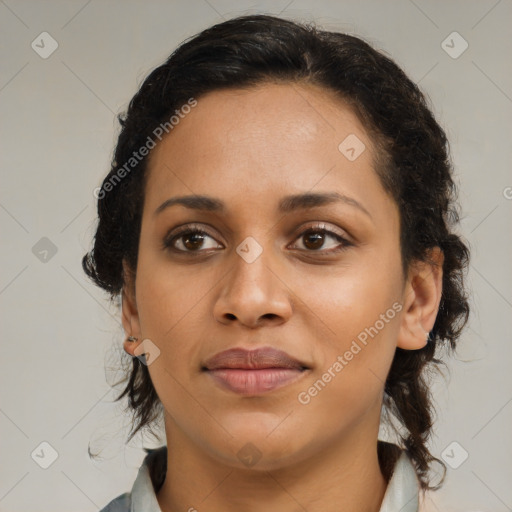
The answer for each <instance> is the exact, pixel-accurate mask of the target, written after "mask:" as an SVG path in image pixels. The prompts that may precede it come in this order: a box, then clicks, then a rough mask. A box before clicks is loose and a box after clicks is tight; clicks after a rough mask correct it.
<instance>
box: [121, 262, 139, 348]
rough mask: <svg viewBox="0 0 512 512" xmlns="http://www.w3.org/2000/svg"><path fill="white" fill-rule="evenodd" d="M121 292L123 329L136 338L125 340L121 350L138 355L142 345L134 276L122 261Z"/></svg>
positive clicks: (127, 334)
mask: <svg viewBox="0 0 512 512" xmlns="http://www.w3.org/2000/svg"><path fill="white" fill-rule="evenodd" d="M123 281H124V283H125V284H124V286H123V291H122V312H123V327H124V331H125V334H126V337H128V336H134V337H135V338H138V340H137V341H127V340H126V339H125V341H124V343H123V348H124V350H125V352H126V353H127V354H130V355H131V356H135V355H138V352H137V353H135V350H136V349H137V348H138V347H139V345H141V344H142V334H141V328H140V322H139V312H138V310H137V301H136V299H135V274H134V272H133V271H132V269H131V268H130V266H129V265H128V263H127V262H126V261H125V260H124V259H123Z"/></svg>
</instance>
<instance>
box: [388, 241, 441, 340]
mask: <svg viewBox="0 0 512 512" xmlns="http://www.w3.org/2000/svg"><path fill="white" fill-rule="evenodd" d="M443 261H444V254H443V252H442V251H441V249H440V248H439V247H435V248H433V249H431V250H430V251H429V256H428V259H427V260H426V261H421V262H420V261H418V262H414V263H412V264H411V266H410V269H409V276H408V279H407V282H406V286H405V289H404V296H403V304H404V308H403V311H404V313H403V315H402V320H401V325H400V331H399V333H398V340H397V347H399V348H402V349H405V350H418V349H421V348H423V347H425V345H426V344H427V343H428V339H429V333H430V331H431V330H432V328H433V327H434V323H435V321H436V317H437V313H438V311H439V305H440V303H441V296H442V291H443V290H442V289H443Z"/></svg>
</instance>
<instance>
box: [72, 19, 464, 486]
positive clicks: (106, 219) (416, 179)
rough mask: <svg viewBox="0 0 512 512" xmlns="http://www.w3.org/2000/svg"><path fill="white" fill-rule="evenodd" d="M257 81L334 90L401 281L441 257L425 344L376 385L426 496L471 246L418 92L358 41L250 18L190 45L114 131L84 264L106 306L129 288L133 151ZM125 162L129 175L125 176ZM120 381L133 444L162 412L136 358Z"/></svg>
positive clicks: (137, 177)
mask: <svg viewBox="0 0 512 512" xmlns="http://www.w3.org/2000/svg"><path fill="white" fill-rule="evenodd" d="M265 82H267V83H268V82H278V83H289V84H298V83H307V84H314V85H317V86H320V87H322V88H324V89H327V90H331V91H334V93H335V94H336V95H337V96H338V97H339V98H340V99H342V100H344V101H345V102H347V103H348V104H349V105H350V106H351V108H353V110H354V112H355V113H356V115H357V116H358V117H359V119H360V120H361V122H362V123H363V126H364V127H365V129H366V130H367V132H368V133H369V134H370V136H371V139H372V141H373V145H374V147H375V148H376V151H375V152H374V153H375V154H374V168H375V171H376V172H377V174H378V176H379V178H380V180H381V182H382V184H383V186H384V188H385V190H386V191H387V193H389V194H390V196H391V197H392V198H393V199H394V200H395V201H396V203H397V205H398V207H399V212H400V244H401V255H402V267H403V270H404V275H406V272H407V270H408V268H409V265H410V263H411V262H413V261H415V260H419V261H427V260H428V259H429V252H430V251H429V250H430V249H432V248H434V247H439V248H441V250H442V252H443V253H444V261H443V291H442V297H441V303H440V309H439V312H438V315H437V318H436V321H435V325H434V327H433V329H432V331H431V332H430V337H429V341H428V343H427V345H426V346H425V347H424V348H422V349H420V350H402V349H400V348H397V349H396V353H395V356H394V359H393V362H392V365H391V369H390V372H389V375H388V377H387V380H386V383H385V389H384V390H385V394H384V407H385V411H387V412H388V413H390V414H392V415H393V416H394V417H395V418H396V419H398V420H399V422H400V424H401V426H403V427H405V431H406V432H405V433H404V432H403V431H402V432H401V433H400V434H399V436H400V440H401V443H402V445H403V448H404V449H405V450H406V451H407V452H408V454H409V455H410V457H411V459H412V461H413V462H414V465H415V467H416V472H417V474H418V477H419V480H420V483H421V487H422V489H423V490H427V489H437V488H439V487H440V485H441V483H442V480H444V476H443V479H442V480H441V483H440V484H438V485H437V486H435V487H434V486H432V485H431V478H430V474H429V473H430V470H431V469H432V467H431V466H432V463H433V462H434V461H436V462H438V463H440V464H441V465H442V466H443V470H444V471H446V467H445V466H444V464H443V463H442V462H441V461H440V460H439V459H437V458H435V457H433V456H432V455H431V453H430V452H429V450H428V448H427V441H428V438H429V436H430V434H431V428H432V424H433V416H432V415H433V406H432V398H431V395H430V391H429V388H428V379H427V375H426V372H427V371H428V370H429V369H432V368H434V369H435V368H437V367H438V366H439V364H441V363H442V362H441V360H440V359H438V358H436V357H435V355H436V349H437V348H443V347H445V348H447V349H448V350H452V351H453V350H455V345H456V340H457V339H458V338H459V336H460V333H461V331H462V328H463V327H464V325H465V324H466V322H467V320H468V316H469V305H468V297H467V294H466V292H465V287H464V283H463V278H464V276H465V271H466V270H467V266H468V260H469V249H468V247H467V246H466V245H465V243H464V242H463V241H462V239H461V238H460V237H459V236H458V235H457V234H455V233H454V232H453V229H454V227H455V226H456V224H457V223H458V221H459V214H458V206H457V203H456V187H455V184H454V181H453V178H452V164H451V161H450V156H449V146H448V141H447V138H446V135H445V132H444V131H443V129H442V128H441V127H440V126H439V124H438V123H437V122H436V120H435V119H434V115H433V114H432V112H431V110H430V108H429V106H428V104H427V101H426V99H425V96H424V95H423V94H422V92H421V91H420V90H419V88H418V87H417V85H416V84H414V83H413V82H412V81H411V80H410V79H409V78H408V77H407V76H406V75H405V73H404V72H403V71H402V70H401V69H400V68H399V67H398V66H397V65H396V64H395V63H394V62H393V61H392V60H391V59H390V58H388V57H386V56H385V55H384V54H383V53H382V52H379V51H377V50H375V49H373V48H372V47H371V46H370V45H369V44H368V43H366V42H364V41H363V40H361V39H360V38H358V37H354V36H351V35H348V34H343V33H337V32H328V31H323V30H319V29H317V28H316V27H315V26H314V24H313V23H297V22H292V21H289V20H285V19H281V18H278V17H274V16H267V15H250V16H240V17H237V18H233V19H230V20H228V21H225V22H223V23H220V24H217V25H214V26H212V27H210V28H208V29H207V30H204V31H203V32H201V33H199V34H198V35H196V36H194V37H192V38H189V39H187V40H186V41H185V42H184V43H183V44H182V45H181V46H179V47H178V48H177V49H176V50H175V51H174V52H173V53H172V54H171V55H170V57H169V58H168V59H167V60H166V61H165V63H163V64H162V65H161V66H159V67H157V68H156V69H155V70H154V71H152V72H151V73H150V74H149V75H148V76H147V78H146V79H145V80H144V82H143V84H142V85H141V87H140V89H139V91H138V92H137V93H136V94H135V96H134V97H133V99H132V100H131V102H130V104H129V107H128V109H127V112H126V113H125V114H120V115H119V116H118V118H119V122H120V124H121V131H120V134H119V138H118V142H117V147H116V149H115V154H114V158H113V160H112V165H111V170H110V172H109V174H108V175H107V176H106V177H105V179H104V181H103V184H102V187H101V188H100V189H99V193H98V194H97V197H98V216H99V222H98V226H97V231H96V235H95V239H94V246H93V248H92V250H91V251H90V252H89V253H87V254H86V255H85V256H84V257H83V259H82V265H83V269H84V271H85V272H86V274H87V275H88V276H89V277H90V278H91V279H92V280H93V281H94V282H95V283H96V284H97V285H98V286H100V287H101V288H103V289H104V290H105V291H107V292H108V293H109V294H110V299H111V300H112V301H113V300H114V299H115V298H118V297H119V295H120V293H121V292H122V289H123V286H124V285H125V283H127V280H126V276H125V275H123V267H122V261H123V260H126V262H127V263H128V267H129V269H130V271H131V272H133V275H134V274H135V271H136V268H137V254H138V243H139V235H140V226H141V216H142V208H143V203H144V193H145V183H146V178H147V176H146V174H147V173H146V166H147V157H146V156H145V157H143V158H141V157H140V156H139V158H137V160H136V161H134V152H136V151H137V150H138V149H139V148H142V147H144V146H146V145H148V142H149V141H150V140H153V139H154V136H155V134H157V133H158V132H157V131H156V130H155V128H157V127H158V126H162V125H163V124H164V123H166V122H168V120H169V118H170V116H171V115H172V114H173V113H174V112H176V111H177V110H178V109H180V107H182V106H183V105H186V104H187V102H188V103H190V99H191V98H193V99H197V98H199V97H200V96H201V95H203V94H205V93H208V92H211V91H216V90H221V89H227V88H242V87H243V88H248V87H251V86H255V85H260V84H263V83H265ZM178 112H179V110H178ZM166 126H167V127H168V128H169V127H170V125H169V123H167V125H166ZM160 131H161V130H160ZM166 131H168V129H166ZM127 162H131V164H130V165H131V167H132V168H130V169H127V166H126V163H127ZM132 164H133V165H132ZM123 170H124V172H123ZM437 355H438V354H437ZM127 357H128V356H127ZM126 380H128V382H127V385H126V387H125V389H124V391H123V392H122V394H120V395H119V396H118V397H117V400H120V399H121V398H122V397H124V396H127V397H128V401H129V407H130V409H131V411H132V413H133V423H132V430H131V435H130V437H129V439H128V440H130V439H132V437H133V436H134V435H135V434H136V433H137V432H138V431H139V430H140V429H141V428H143V427H145V428H147V427H148V426H150V425H151V423H152V422H153V420H155V419H156V418H157V417H158V413H159V411H160V410H161V403H160V400H159V398H158V396H157V394H156V391H155V389H154V387H153V384H152V382H151V379H150V375H149V372H148V369H147V367H146V366H145V365H144V364H140V361H139V360H138V358H133V366H132V369H131V374H130V375H129V377H128V375H126V378H125V380H124V381H122V382H126ZM149 428H150V427H149ZM399 453H400V449H399V448H397V447H396V446H395V445H393V444H391V443H380V444H379V446H378V455H379V462H380V465H381V469H382V472H383V474H384V476H385V477H386V478H387V479H389V477H390V475H391V473H392V471H393V467H394V464H395V462H396V460H397V457H398V456H399Z"/></svg>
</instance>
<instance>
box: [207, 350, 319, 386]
mask: <svg viewBox="0 0 512 512" xmlns="http://www.w3.org/2000/svg"><path fill="white" fill-rule="evenodd" d="M308 369H309V368H308V366H306V364H304V363H303V362H301V361H299V360H297V359H295V358H294V357H292V356H290V355H289V354H287V353H286V352H283V351H282V350H276V349H274V348H271V347H263V348H258V349H255V350H245V349H243V348H233V349H230V350H225V351H224V352H220V353H218V354H216V355H214V356H213V357H211V358H210V359H208V360H207V361H206V362H205V364H204V366H203V367H202V370H203V371H205V372H207V374H208V375H209V376H211V377H212V378H213V380H214V382H215V383H216V384H219V385H220V386H221V387H222V388H224V389H228V390H230V391H233V392H235V393H239V394H243V395H259V394H263V393H267V392H269V391H273V390H276V389H278V388H281V387H283V386H286V385H288V384H291V383H292V382H294V381H296V380H298V379H299V378H300V377H301V376H303V374H304V373H305V372H306V370H308Z"/></svg>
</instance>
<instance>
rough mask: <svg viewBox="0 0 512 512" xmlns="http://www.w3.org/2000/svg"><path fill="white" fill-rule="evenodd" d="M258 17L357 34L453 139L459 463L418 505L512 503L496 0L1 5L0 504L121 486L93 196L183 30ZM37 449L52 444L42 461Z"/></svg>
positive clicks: (129, 467) (81, 496)
mask: <svg viewBox="0 0 512 512" xmlns="http://www.w3.org/2000/svg"><path fill="white" fill-rule="evenodd" d="M256 12H266V13H271V14H279V13H280V14H281V15H282V16H284V17H288V18H293V19H300V20H315V21H316V22H317V24H318V25H321V26H323V27H324V28H326V29H329V30H340V31H346V32H349V33H354V34H356V35H359V36H361V37H363V38H365V39H366V40H367V41H369V42H371V43H372V44H374V45H375V46H377V47H378V48H380V49H382V50H384V51H385V52H387V53H388V54H389V55H391V56H392V58H393V59H395V60H396V62H397V63H398V64H399V65H401V66H402V67H403V68H404V69H405V71H406V72H407V73H408V74H409V76H410V77H411V78H412V79H413V80H414V81H416V82H417V83H419V84H420V86H421V87H422V89H423V90H424V91H425V92H426V94H427V95H428V96H429V97H430V99H431V101H432V103H433V108H434V112H435V114H436V115H437V118H438V120H439V122H440V123H441V124H442V126H443V127H444V128H445V129H446V131H447V134H448V136H449V138H450V141H451V145H452V154H453V160H454V163H455V167H456V173H457V175H456V179H457V182H458V183H459V185H460V190H461V191H460V200H461V203H462V207H463V213H464V215H463V219H462V224H461V231H462V233H463V235H464V236H465V237H466V238H467V239H468V240H469V242H470V245H471V248H472V251H473V259H472V264H471V268H470V273H469V278H468V284H469V285H470V287H471V288H472V291H473V293H474V297H473V300H472V306H473V314H472V317H471V321H470V324H469V327H468V328H467V329H466V332H465V334H464V335H463V338H462V341H461V343H460V349H459V351H458V355H457V357H455V358H454V359H452V360H451V362H450V363H449V366H450V368H451V370H450V372H449V373H446V377H445V378H439V379H438V380H437V381H436V383H435V384H434V392H435V395H436V401H437V405H438V415H437V416H438V422H437V424H436V428H435V432H436V433H435V435H434V436H433V438H432V439H431V441H430V446H431V448H432V450H433V452H434V454H435V455H437V456H441V454H442V453H448V456H449V457H451V459H452V460H451V462H452V464H453V465H455V463H456V462H460V461H461V460H462V458H463V456H464V453H465V452H464V451H466V452H467V453H468V454H469V457H468V458H467V460H465V461H464V462H463V463H462V464H460V466H459V467H458V468H457V469H451V468H449V469H448V476H447V480H446V484H445V487H444V489H443V490H441V491H439V492H438V493H435V494H432V495H431V496H430V497H429V499H428V502H427V503H426V504H425V508H424V509H425V510H428V511H438V510H439V511H441V510H442V511H443V512H449V511H473V512H474V511H476V510H479V511H489V512H490V511H492V512H501V511H506V510H512V488H511V486H510V482H511V481H512V457H511V455H512V436H510V432H511V428H510V427H511V423H512V403H511V402H512V385H511V383H512V377H511V372H510V370H509V367H510V362H511V355H512V343H511V341H512V340H511V334H510V333H511V328H510V327H511V325H510V323H511V322H510V319H511V308H512V291H511V290H512V279H511V272H510V261H512V258H511V253H512V243H511V237H510V233H511V227H512V226H511V219H512V216H511V208H512V200H511V198H512V188H511V187H512V175H511V173H510V163H511V152H512V151H511V146H512V145H511V142H510V141H511V124H512V123H511V113H512V99H511V98H512V73H511V70H510V55H511V54H512V39H511V37H510V20H511V19H512V4H511V2H510V0H501V1H496V0H485V1H484V0H482V1H468V0H465V1H450V2H444V1H425V0H414V1H407V0H401V1H386V2H381V1H376V0H375V1H365V2H361V1H348V0H347V1H332V2H329V1H327V0H323V1H322V0H315V1H306V0H295V1H290V0H282V1H274V2H271V1H266V2H265V1H260V2H255V1H253V2H251V1H249V0H242V1H238V2H235V1H233V0H208V1H206V0H189V1H186V2H185V1H183V2H181V1H180V2H178V1H167V2H164V1H155V0H152V1H149V2H141V1H139V2H135V1H120V0H115V1H114V0H111V1H108V2H101V1H99V0H92V1H86V0H76V1H75V0H73V1H47V2H38V1H35V0H33V1H21V0H18V1H15V0H5V1H0V16H1V22H0V31H1V34H2V35H1V40H2V48H1V58H2V60H1V62H2V75H1V80H0V109H1V116H0V119H1V126H0V129H1V141H2V150H1V153H0V159H1V169H2V171H1V172H2V188H1V196H0V223H1V229H2V240H3V243H2V248H3V249H2V251H1V253H0V258H1V259H0V263H1V269H2V270H1V278H0V303H1V311H2V323H1V326H2V331H1V335H2V357H1V362H0V365H1V370H0V393H1V400H0V429H1V433H2V434H1V437H0V447H1V455H0V460H1V461H2V463H1V468H0V510H2V511H22V510H23V511H26V510H32V511H34V512H37V511H43V510H44V511H47V510H53V511H55V512H59V511H64V510H66V511H67V510H84V511H94V510H97V509H98V508H100V507H102V506H104V505H105V504H106V503H107V502H108V501H109V500H110V499H112V498H113V497H115V496H117V495H118V494H120V493H122V492H125V491H127V490H129V489H130V488H131V485H132V483H133V480H134V478H135V476H136V472H137V469H138V467H139V464H140V463H141V461H142V458H143V456H144V453H143V452H142V449H141V446H142V441H143V440H142V439H141V438H140V437H137V438H136V439H135V440H133V441H132V442H131V443H130V444H129V446H127V447H125V445H124V441H125V439H126V435H127V433H128V430H127V424H128V420H129V417H127V416H125V417H123V416H122V409H121V405H120V404H119V403H118V404H115V403H113V399H114V397H115V393H114V392H113V391H112V390H111V388H110V387H109V384H108V383H109V382H113V381H114V380H115V378H116V376H117V377H119V376H120V373H119V371H120V368H119V356H120V354H119V350H120V348H121V345H120V344H121V341H122V335H123V332H122V330H121V327H120V317H119V316H118V315H117V314H116V311H115V308H114V307H112V306H109V304H108V301H107V300H106V295H104V294H103V292H102V291H101V290H99V289H97V288H95V287H94V286H93V285H92V283H90V282H89V281H88V280H87V279H86V277H85V275H84V274H83V272H82V269H81V257H82V255H83V254H84V252H85V251H86V250H87V249H88V248H89V247H90V243H91V239H92V236H93V234H94V227H95V198H94V196H93V190H94V188H95V187H97V186H99V184H100V183H101V178H102V176H103V175H104V173H105V172H106V171H107V170H108V168H109V162H110V157H111V152H112V148H113V145H114V142H115V138H116V134H117V131H118V125H117V121H116V118H115V114H117V113H118V112H120V111H121V110H123V109H124V108H125V107H126V105H127V102H128V101H129V99H130V98H131V96H132V95H133V94H134V93H135V91H136V90H137V86H138V85H139V84H140V82H141V80H142V79H143V78H144V76H145V75H146V74H147V73H148V72H149V71H150V70H151V69H152V68H154V67H155V66H157V65H158V64H159V63H160V62H161V61H162V60H163V59H164V58H165V57H167V55H168V54H169V53H170V52H171V51H172V50H173V49H174V48H175V47H176V46H177V45H178V44H179V43H180V42H181V41H183V40H184V39H185V38H186V37H188V36H190V35H193V34H195V33H197V32H198V31H200V30H202V29H204V28H206V27H207V26H209V25H211V24H213V23H216V22H220V21H222V19H228V18H231V17H233V16H236V15H239V14H243V13H256ZM453 31H457V32H458V33H459V34H460V35H461V36H462V37H463V38H464V40H466V41H467V43H468V45H469V46H468V48H467V50H466V51H465V52H464V53H462V54H461V55H460V56H458V58H453V56H450V55H449V54H448V53H447V52H446V51H445V50H444V49H443V47H442V42H443V41H444V40H445V39H446V38H447V36H448V35H449V34H451V33H452V32H453ZM42 32H48V33H49V34H50V35H51V36H52V37H53V38H54V39H55V40H56V41H57V43H58V48H57V50H56V51H55V52H54V53H53V54H52V55H51V56H49V57H48V58H46V59H43V58H42V57H40V55H39V54H38V53H36V51H34V49H32V47H31V43H32V41H36V43H37V42H38V41H39V42H40V39H41V38H40V37H38V36H39V35H40V34H41V33H42ZM44 37H47V36H44ZM39 44H40V46H42V45H41V43H39ZM445 44H446V43H445ZM448 44H449V45H451V46H453V47H454V48H452V50H451V51H452V53H453V52H454V51H460V49H461V48H462V46H461V44H462V40H460V39H455V40H454V42H453V43H452V42H451V40H450V39H448ZM45 48H46V50H48V48H49V40H48V39H46V43H45ZM44 237H46V238H47V239H48V240H49V241H51V244H53V245H54V246H55V248H54V251H55V249H56V251H57V252H56V253H55V254H53V253H52V250H51V249H52V245H51V244H50V242H49V241H48V240H46V239H43V240H42V241H41V239H42V238H44ZM45 250H46V251H48V252H46V253H45V252H44V251H45ZM116 372H117V373H116ZM454 441H455V442H457V443H458V444H457V445H452V446H451V447H449V445H450V444H451V443H452V442H454ZM42 442H47V443H49V444H50V445H51V446H52V447H53V449H54V450H55V451H56V452H57V453H58V458H57V459H56V460H55V462H54V463H53V464H52V465H51V466H50V467H49V468H48V469H42V468H41V467H40V465H39V464H41V463H44V461H46V462H48V461H49V459H48V457H49V456H50V455H49V454H50V453H51V449H50V448H48V447H47V446H46V445H44V446H43V447H42V448H41V447H40V443H42ZM89 443H90V445H91V449H92V450H93V451H96V452H99V451H101V459H99V460H95V461H91V460H90V459H89V457H88V454H87V447H88V444H89ZM159 444H160V443H159V442H158V441H154V440H151V439H146V440H145V445H146V446H158V445H159ZM45 446H46V447H45ZM447 447H449V449H448V451H447V452H445V449H446V448H447ZM34 450H36V453H39V458H38V456H37V455H34V458H32V457H31V454H32V453H33V452H34ZM41 450H42V451H41ZM462 450H464V451H462ZM34 459H35V460H37V461H38V462H39V464H38V463H36V461H35V460H34ZM453 461H455V463H454V462H453Z"/></svg>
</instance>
